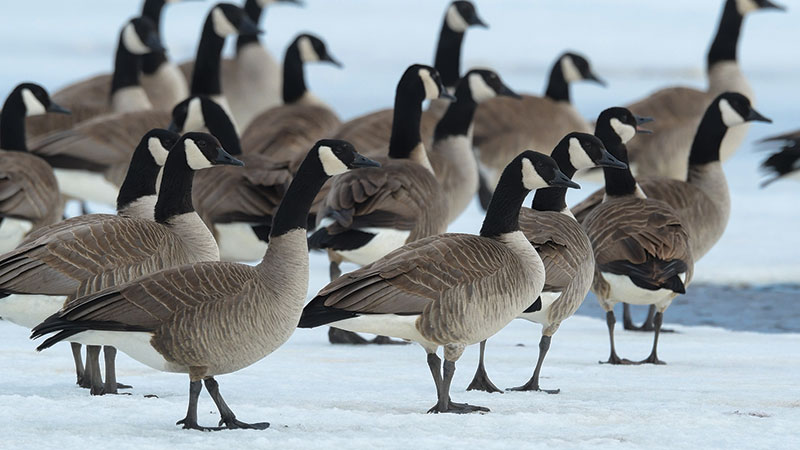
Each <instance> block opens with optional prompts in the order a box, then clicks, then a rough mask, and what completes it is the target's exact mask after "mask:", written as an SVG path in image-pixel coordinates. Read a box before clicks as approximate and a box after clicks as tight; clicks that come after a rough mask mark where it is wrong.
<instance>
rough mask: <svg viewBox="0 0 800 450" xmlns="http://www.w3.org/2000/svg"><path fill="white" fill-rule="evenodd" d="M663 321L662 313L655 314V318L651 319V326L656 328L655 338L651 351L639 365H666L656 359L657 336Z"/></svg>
mask: <svg viewBox="0 0 800 450" xmlns="http://www.w3.org/2000/svg"><path fill="white" fill-rule="evenodd" d="M663 321H664V313H656V315H655V317H654V318H653V324H654V325H655V328H656V333H655V337H654V338H653V350H651V351H650V356H648V357H647V359H645V360H644V361H641V362H640V364H666V363H665V362H664V361H661V360H660V359H658V353H657V352H656V350H657V348H658V335H659V334H660V333H661V323H662V322H663Z"/></svg>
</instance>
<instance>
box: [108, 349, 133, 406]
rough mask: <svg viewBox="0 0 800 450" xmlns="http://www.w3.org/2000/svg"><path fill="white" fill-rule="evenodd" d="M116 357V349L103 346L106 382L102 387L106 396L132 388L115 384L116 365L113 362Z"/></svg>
mask: <svg viewBox="0 0 800 450" xmlns="http://www.w3.org/2000/svg"><path fill="white" fill-rule="evenodd" d="M116 357H117V349H116V348H114V347H112V346H110V345H105V346H103V358H104V361H105V363H106V382H105V387H104V390H105V393H106V394H117V393H118V392H117V389H130V388H132V387H133V386H129V385H127V384H120V383H117V365H116V362H115V359H116Z"/></svg>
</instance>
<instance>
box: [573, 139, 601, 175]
mask: <svg viewBox="0 0 800 450" xmlns="http://www.w3.org/2000/svg"><path fill="white" fill-rule="evenodd" d="M569 162H570V164H572V167H574V168H576V169H578V170H581V169H588V168H590V167H594V166H595V164H594V161H592V158H590V157H589V155H587V154H586V150H584V149H583V146H582V145H581V143H580V141H579V140H578V138H570V139H569Z"/></svg>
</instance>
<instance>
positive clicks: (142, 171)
mask: <svg viewBox="0 0 800 450" xmlns="http://www.w3.org/2000/svg"><path fill="white" fill-rule="evenodd" d="M159 170H161V167H159V165H158V164H156V162H155V161H154V160H153V156H152V155H151V154H150V150H149V149H148V142H147V140H145V141H143V142H141V143H140V144H139V147H137V148H136V150H135V151H134V152H133V157H132V158H131V164H130V166H129V167H128V173H127V174H126V175H125V181H123V182H122V186H120V188H119V194H118V195H117V211H122V210H124V209H125V208H127V207H128V206H129V205H130V204H131V203H133V202H134V201H136V200H139V199H140V198H142V197H144V196H147V195H155V194H156V179H157V178H158V171H159Z"/></svg>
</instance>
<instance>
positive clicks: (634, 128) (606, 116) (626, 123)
mask: <svg viewBox="0 0 800 450" xmlns="http://www.w3.org/2000/svg"><path fill="white" fill-rule="evenodd" d="M652 121H653V119H652V118H650V117H640V116H637V115H636V114H634V113H632V112H630V110H628V109H627V108H622V107H613V108H608V109H606V110H605V111H603V112H601V113H600V116H599V117H598V118H597V124H596V125H595V133H594V134H595V136H598V137H600V138H601V139H603V142H604V143H606V147H608V145H609V142H613V143H619V144H626V143H628V141H630V140H631V139H633V136H635V135H636V133H645V134H647V133H652V132H651V131H650V130H645V129H644V128H641V127H640V125H642V124H645V123H648V122H652ZM606 139H608V141H607V140H606Z"/></svg>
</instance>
